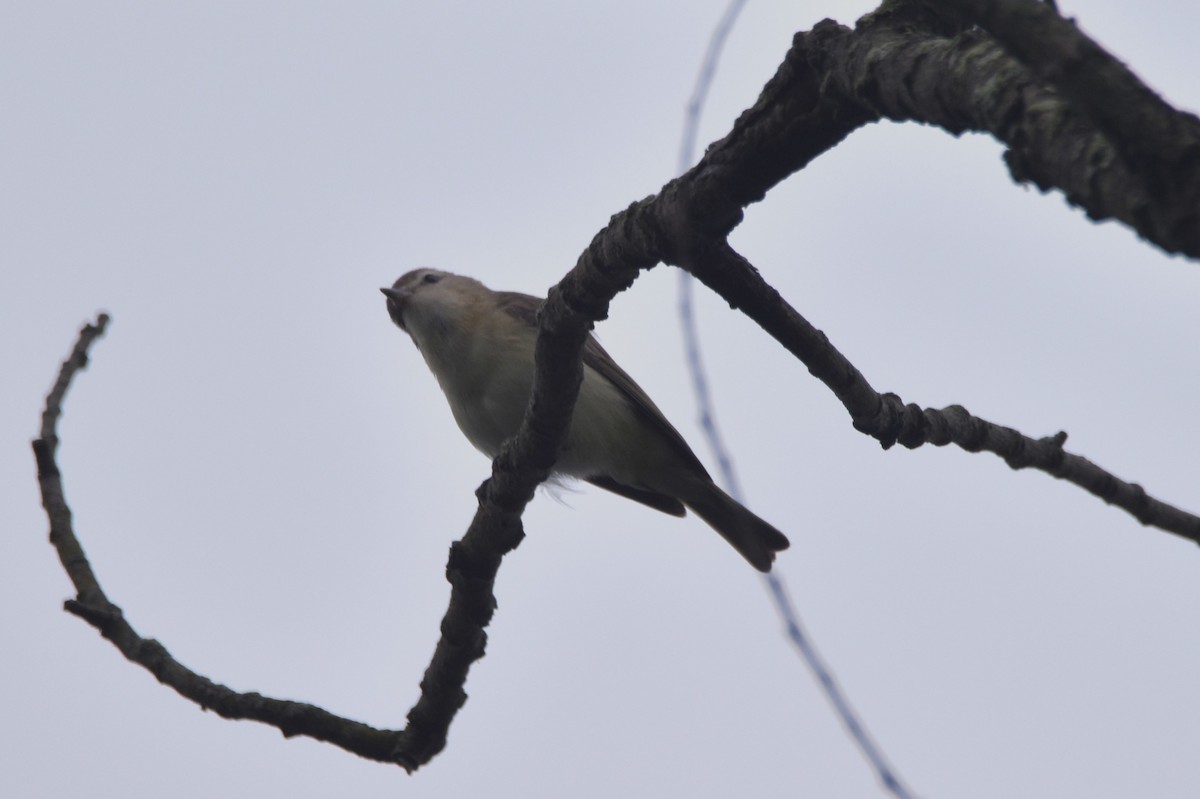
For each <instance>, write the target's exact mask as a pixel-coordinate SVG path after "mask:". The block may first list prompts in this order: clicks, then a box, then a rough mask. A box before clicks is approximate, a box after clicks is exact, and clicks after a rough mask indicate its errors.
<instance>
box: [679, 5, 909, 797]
mask: <svg viewBox="0 0 1200 799" xmlns="http://www.w3.org/2000/svg"><path fill="white" fill-rule="evenodd" d="M745 5H746V0H731V2H730V3H729V5H728V7H726V9H725V14H724V15H723V16H722V17H721V21H720V22H718V23H717V27H716V29H715V30H714V31H713V34H712V38H711V39H710V40H709V42H708V51H707V52H706V53H705V54H704V62H703V64H702V65H701V67H700V73H699V74H698V75H697V76H696V86H695V88H694V89H693V91H692V97H691V99H690V100H689V101H688V105H687V112H686V114H685V116H684V125H683V139H682V142H681V143H680V147H679V169H678V173H679V174H683V173H684V172H686V171H687V170H688V169H689V168H690V167H691V165H692V159H693V153H694V151H695V149H696V136H697V132H698V130H699V127H700V114H701V112H702V111H703V109H704V100H705V98H706V97H707V96H708V90H709V88H710V87H711V85H712V79H713V75H715V74H716V71H717V61H718V59H719V58H720V55H721V48H722V47H723V46H724V44H725V40H726V39H727V38H728V37H729V32H730V31H731V30H732V29H733V25H734V23H735V22H736V21H737V17H738V14H739V13H741V10H742V7H743V6H745ZM679 322H680V325H681V326H682V328H683V341H684V348H685V350H686V352H687V360H688V367H689V371H690V372H691V377H692V390H693V392H694V393H695V395H696V405H697V406H698V408H699V412H700V426H701V427H702V428H703V430H704V436H705V438H706V439H707V440H708V445H709V447H710V448H711V449H712V452H713V455H714V456H715V457H716V459H717V467H718V470H719V471H720V474H721V479H722V481H723V482H724V483H725V486H726V488H727V490H728V491H729V495H730V496H731V497H733V498H734V499H736V500H737V501H738V502H740V503H742V504H745V502H744V500H743V498H742V490H741V487H740V486H739V484H738V481H737V475H736V474H735V472H734V468H733V461H732V459H731V458H730V456H729V451H728V450H727V449H726V447H725V443H724V441H722V439H721V433H720V431H719V430H718V429H717V422H716V418H715V416H714V413H713V405H712V395H711V394H710V392H709V390H708V378H707V377H706V376H705V373H704V364H703V362H702V360H701V357H700V336H699V333H698V331H697V329H696V317H695V313H694V312H693V309H692V276H691V275H690V274H688V273H687V272H686V271H683V270H680V272H679ZM764 579H765V580H766V582H767V587H768V588H769V589H770V591H771V597H772V599H773V600H774V602H775V608H776V610H777V611H778V612H779V615H780V617H781V618H782V619H783V623H784V626H785V628H786V630H787V635H788V638H789V639H790V640H791V642H792V645H793V646H795V647H796V649H797V650H798V651H799V652H800V655H801V657H802V658H803V659H804V662H805V664H806V665H807V666H808V669H809V671H810V672H812V674H813V676H814V677H816V679H817V682H818V684H819V685H820V686H821V690H822V691H824V693H825V697H826V699H828V700H829V703H830V704H831V705H833V709H834V711H835V712H836V713H837V714H838V717H839V718H840V719H841V721H842V725H843V726H844V727H845V728H846V731H847V732H849V733H850V736H851V737H852V738H853V739H854V743H855V744H856V745H857V746H858V748H859V750H860V751H861V752H862V754H863V756H864V757H865V758H866V759H867V761H868V762H869V763H870V764H871V767H872V768H873V769H874V770H875V773H876V775H877V776H878V778H879V781H880V782H881V783H882V784H883V787H884V788H885V789H886V790H887V791H888V792H890V793H891V794H893V795H894V796H896V797H897V798H898V799H911V797H912V794H910V793H909V791H908V789H907V788H906V787H905V786H904V784H903V783H902V782H901V781H900V778H899V776H898V775H897V774H896V772H895V771H894V770H893V769H892V767H891V766H889V765H888V763H887V761H886V760H885V759H884V757H883V752H882V751H880V749H879V747H878V746H877V745H876V744H875V742H874V741H873V740H872V739H871V736H870V735H869V734H868V733H867V730H866V728H865V727H864V726H863V724H862V722H861V721H859V719H858V716H857V714H856V713H855V712H854V709H853V708H852V707H850V702H849V700H847V698H846V695H845V694H844V693H843V692H842V689H841V687H840V686H839V685H838V683H837V680H836V679H835V678H834V676H833V672H832V671H831V670H830V668H829V667H828V666H827V665H826V664H825V661H824V660H823V659H822V658H821V655H820V654H819V653H818V652H817V650H816V647H815V646H814V645H813V643H812V640H811V639H810V638H809V637H808V636H807V635H806V634H805V632H804V628H803V627H802V626H801V624H800V615H799V613H798V612H797V610H796V607H795V605H794V604H793V603H792V601H791V598H790V597H789V596H788V593H787V588H786V587H785V586H784V583H783V580H782V579H781V578H780V577H779V576H777V575H776V574H775V573H774V572H768V573H767V574H766V575H764Z"/></svg>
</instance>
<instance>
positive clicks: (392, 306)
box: [380, 289, 412, 331]
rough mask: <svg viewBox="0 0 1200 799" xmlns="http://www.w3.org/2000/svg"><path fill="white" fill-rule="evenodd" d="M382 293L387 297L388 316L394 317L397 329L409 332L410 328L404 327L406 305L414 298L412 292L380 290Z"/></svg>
mask: <svg viewBox="0 0 1200 799" xmlns="http://www.w3.org/2000/svg"><path fill="white" fill-rule="evenodd" d="M380 291H382V292H383V296H385V297H387V312H388V316H390V317H392V321H393V322H395V323H396V327H398V328H400V329H401V330H404V331H407V330H408V328H407V327H405V326H404V305H405V303H406V302H408V298H409V297H411V296H412V292H411V291H406V290H402V289H380Z"/></svg>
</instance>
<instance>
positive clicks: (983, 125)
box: [796, 18, 1200, 258]
mask: <svg viewBox="0 0 1200 799" xmlns="http://www.w3.org/2000/svg"><path fill="white" fill-rule="evenodd" d="M886 19H887V18H884V21H880V22H877V23H872V24H863V25H860V26H859V28H858V29H857V30H854V31H851V30H849V29H847V28H843V27H841V26H839V25H837V24H835V23H832V22H828V21H827V22H823V23H821V24H819V25H818V26H817V27H815V28H814V29H813V30H812V31H811V32H810V33H807V34H798V35H797V37H796V44H797V46H798V47H800V48H802V49H803V51H804V58H806V59H807V60H808V62H809V63H810V64H811V66H812V68H813V69H814V70H815V71H817V72H819V73H820V74H822V75H825V76H827V79H828V83H827V84H826V89H827V91H828V92H829V93H830V94H831V95H836V96H839V97H841V98H842V99H843V101H844V102H847V103H852V104H855V105H859V106H861V107H864V108H870V109H872V110H873V111H874V112H875V113H876V114H878V115H879V116H880V117H884V118H887V119H893V120H897V121H906V120H915V121H919V122H927V123H929V124H933V125H937V126H939V127H942V128H944V129H945V130H947V131H949V132H951V133H960V132H962V131H967V130H973V131H980V132H986V133H990V134H992V135H993V136H995V137H996V138H997V139H999V140H1000V141H1002V142H1004V143H1005V144H1006V145H1007V146H1008V150H1007V152H1006V153H1005V161H1006V162H1007V163H1008V166H1009V169H1010V170H1011V172H1012V175H1013V177H1014V178H1015V179H1016V180H1019V181H1032V182H1033V183H1034V184H1035V185H1037V187H1038V188H1039V189H1041V190H1042V191H1049V190H1051V189H1054V188H1057V189H1060V190H1061V191H1062V192H1063V193H1064V194H1065V196H1066V198H1067V201H1068V202H1070V203H1071V204H1073V205H1076V206H1079V207H1080V208H1082V209H1083V210H1084V211H1086V212H1087V214H1088V216H1090V217H1091V218H1092V219H1096V220H1102V219H1109V218H1111V219H1117V220H1119V221H1121V222H1123V223H1125V224H1126V225H1128V226H1129V227H1131V228H1133V229H1134V230H1135V231H1137V233H1138V234H1139V235H1140V236H1142V237H1143V238H1145V239H1147V240H1149V241H1151V242H1153V243H1155V244H1157V245H1158V246H1159V247H1162V248H1163V249H1164V250H1166V251H1168V252H1178V253H1183V254H1186V255H1189V256H1191V257H1193V258H1195V257H1200V203H1198V202H1197V192H1200V182H1198V181H1197V180H1196V179H1192V180H1191V181H1190V182H1186V181H1180V180H1176V181H1167V182H1164V181H1161V180H1157V179H1156V178H1155V175H1156V174H1157V172H1146V171H1139V170H1138V169H1137V168H1136V167H1134V166H1132V165H1131V164H1130V162H1128V161H1127V160H1126V159H1125V158H1124V157H1123V156H1122V153H1121V152H1120V151H1119V150H1118V149H1117V148H1116V147H1114V146H1113V143H1112V141H1111V140H1110V139H1109V138H1108V137H1107V136H1106V135H1105V133H1104V131H1103V130H1102V129H1101V128H1100V127H1099V126H1098V125H1097V123H1096V122H1094V121H1093V119H1092V118H1091V117H1090V116H1089V115H1088V113H1087V109H1086V108H1079V107H1077V106H1075V105H1073V104H1072V103H1071V101H1070V100H1069V99H1068V98H1066V97H1064V96H1063V95H1062V94H1060V93H1059V92H1058V91H1056V90H1055V89H1054V88H1053V87H1051V86H1048V85H1046V84H1045V83H1043V82H1041V81H1039V80H1038V79H1037V77H1036V76H1035V75H1034V74H1033V73H1032V72H1031V71H1030V70H1029V69H1028V68H1027V67H1025V66H1024V65H1022V64H1021V63H1020V62H1019V61H1017V60H1016V59H1015V58H1013V57H1012V56H1011V55H1009V54H1008V52H1006V51H1005V49H1004V48H1002V47H1001V46H1000V45H999V44H997V43H996V41H995V40H993V39H992V38H991V37H990V36H988V35H987V34H986V33H984V32H982V31H978V30H973V31H967V32H964V33H962V34H960V35H958V36H955V37H953V38H944V37H941V36H938V35H935V34H931V33H926V32H922V31H920V30H912V29H911V28H908V27H904V26H893V25H890V24H888V23H887V22H886ZM1155 99H1156V100H1157V98H1155ZM1171 113H1173V114H1175V115H1176V117H1178V118H1179V119H1180V120H1183V119H1185V118H1186V119H1191V117H1189V116H1187V115H1184V114H1180V113H1179V112H1175V111H1172V112H1171ZM1179 127H1181V128H1186V127H1187V125H1185V124H1184V123H1183V122H1180V125H1179ZM1192 160H1193V159H1192V156H1191V151H1190V150H1185V151H1180V152H1179V153H1178V155H1177V157H1176V158H1174V159H1173V160H1168V161H1166V162H1165V163H1164V164H1163V169H1164V170H1166V171H1167V172H1174V173H1177V174H1180V175H1182V174H1183V173H1184V172H1187V171H1188V170H1190V169H1191V168H1192Z"/></svg>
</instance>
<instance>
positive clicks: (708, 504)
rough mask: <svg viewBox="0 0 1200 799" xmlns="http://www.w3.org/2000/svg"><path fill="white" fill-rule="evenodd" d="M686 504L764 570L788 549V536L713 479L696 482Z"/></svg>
mask: <svg viewBox="0 0 1200 799" xmlns="http://www.w3.org/2000/svg"><path fill="white" fill-rule="evenodd" d="M694 486H695V490H693V491H689V492H688V493H689V496H687V497H680V499H682V500H683V504H685V505H687V506H688V507H689V508H691V509H692V510H693V511H694V512H695V514H696V515H697V516H699V517H700V518H701V519H703V520H704V521H706V522H707V523H708V525H709V526H710V527H712V528H713V529H714V530H716V531H717V532H718V533H720V534H721V536H722V537H723V538H724V539H725V540H726V541H728V542H729V543H730V544H732V545H733V548H734V549H736V550H737V551H738V552H740V553H741V554H742V557H743V558H745V559H746V560H748V561H750V565H751V566H753V567H754V568H756V569H758V570H759V571H761V572H769V571H770V570H771V563H772V562H773V561H774V560H775V553H776V552H779V551H781V550H784V549H787V548H788V544H789V543H790V542H789V541H788V540H787V536H785V535H784V534H783V533H781V532H779V531H778V530H776V529H775V528H774V527H772V526H771V525H769V524H767V523H766V522H764V521H763V520H762V519H760V518H758V517H757V516H755V515H754V514H753V513H751V512H750V511H748V510H746V509H745V508H744V507H742V506H741V505H739V504H738V503H737V501H736V500H735V499H734V498H733V497H731V496H729V495H728V494H726V493H725V492H724V491H722V490H721V489H720V488H718V487H717V485H716V484H715V483H713V482H712V481H711V480H706V481H704V483H703V484H694Z"/></svg>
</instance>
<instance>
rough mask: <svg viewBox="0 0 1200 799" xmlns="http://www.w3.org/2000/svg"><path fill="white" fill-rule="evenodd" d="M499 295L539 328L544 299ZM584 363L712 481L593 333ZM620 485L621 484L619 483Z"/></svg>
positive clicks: (507, 307)
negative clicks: (539, 310) (538, 320)
mask: <svg viewBox="0 0 1200 799" xmlns="http://www.w3.org/2000/svg"><path fill="white" fill-rule="evenodd" d="M497 294H499V295H500V307H501V309H502V310H504V312H505V313H507V314H509V315H510V316H512V317H513V318H514V319H518V320H520V321H522V322H524V323H525V324H527V325H529V326H530V327H537V312H538V309H539V308H541V307H542V300H540V299H538V298H537V297H533V296H531V295H529V294H520V293H518V292H515V291H501V292H497ZM583 363H584V365H585V366H589V367H591V368H592V369H593V370H595V371H596V373H597V374H599V375H600V376H601V377H603V378H605V379H606V380H608V381H609V382H610V383H612V384H613V385H614V386H616V387H617V389H618V390H620V392H621V393H622V394H624V395H625V397H626V398H627V399H628V400H629V404H630V405H632V406H633V408H634V410H635V411H636V412H637V413H638V415H640V416H641V417H642V418H644V419H646V420H647V421H648V422H650V424H651V425H652V426H653V427H654V429H656V430H658V431H659V433H661V434H662V436H663V438H665V439H666V440H667V442H668V443H669V444H670V445H671V448H672V449H674V450H675V452H676V454H678V455H679V456H680V458H682V459H683V462H684V463H686V464H687V465H688V466H689V467H690V468H692V469H693V470H695V472H696V473H697V474H698V475H703V476H704V477H705V478H708V476H709V475H708V471H707V470H706V469H705V468H704V464H702V463H700V459H699V458H697V457H696V454H695V453H694V452H692V448H691V447H689V446H688V445H687V442H686V441H684V440H683V436H681V435H679V431H678V430H676V429H675V427H674V426H673V425H672V424H671V423H670V422H668V421H667V417H665V416H663V413H662V411H660V410H659V409H658V406H657V405H655V404H654V402H653V401H652V400H651V399H650V397H649V396H647V395H646V392H645V391H643V390H642V387H641V386H639V385H638V384H637V383H635V382H633V378H632V377H630V376H629V375H628V374H626V372H625V370H624V369H622V368H621V367H620V366H617V362H616V361H614V360H613V359H612V356H611V355H609V354H608V353H607V352H605V351H604V348H603V347H601V346H600V342H598V341H596V337H595V336H593V335H592V334H590V333H589V334H588V337H587V341H585V342H584V345H583ZM592 482H594V481H592ZM610 482H611V481H610ZM595 484H596V485H599V486H600V487H601V488H607V489H608V490H610V491H616V493H618V494H622V496H626V497H628V498H629V499H635V500H637V501H638V502H643V503H645V504H647V505H650V506H651V507H655V508H658V509H659V510H661V511H664V512H666V513H672V512H673V511H671V510H667V509H666V508H664V507H659V506H658V505H655V504H653V503H652V502H647V501H646V500H645V499H640V498H638V497H636V496H634V495H633V494H632V493H623V492H621V491H617V490H616V489H615V488H612V487H611V486H608V485H603V484H601V483H595ZM616 485H620V484H619V483H617V484H616ZM622 488H628V490H629V491H630V492H639V491H640V489H636V488H629V487H628V486H622ZM656 496H661V495H656ZM668 499H669V498H668ZM677 515H678V514H677Z"/></svg>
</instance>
